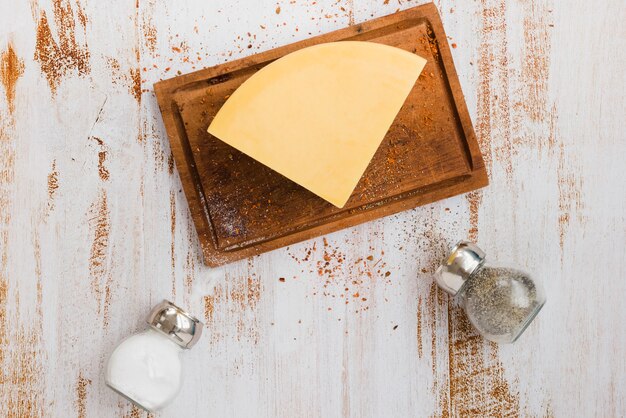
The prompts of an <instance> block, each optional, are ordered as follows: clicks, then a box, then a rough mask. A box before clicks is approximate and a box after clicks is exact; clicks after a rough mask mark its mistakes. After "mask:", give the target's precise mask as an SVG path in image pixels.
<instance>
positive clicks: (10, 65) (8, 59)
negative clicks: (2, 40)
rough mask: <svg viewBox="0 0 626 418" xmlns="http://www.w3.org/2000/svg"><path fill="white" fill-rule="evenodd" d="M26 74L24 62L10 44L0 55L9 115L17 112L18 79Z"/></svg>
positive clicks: (0, 66)
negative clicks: (16, 91)
mask: <svg viewBox="0 0 626 418" xmlns="http://www.w3.org/2000/svg"><path fill="white" fill-rule="evenodd" d="M22 74H24V60H22V59H20V58H19V57H18V56H17V54H15V50H14V49H13V45H12V44H11V43H10V42H9V43H8V45H7V50H6V51H3V52H2V54H0V82H2V85H3V86H4V94H5V96H6V100H7V106H8V109H9V113H10V114H12V113H13V112H14V111H15V86H16V84H17V79H18V78H20V77H21V76H22Z"/></svg>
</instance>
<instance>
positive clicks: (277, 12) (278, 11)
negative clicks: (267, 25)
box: [276, 6, 280, 15]
mask: <svg viewBox="0 0 626 418" xmlns="http://www.w3.org/2000/svg"><path fill="white" fill-rule="evenodd" d="M276 14H277V15H279V14H280V6H278V7H276Z"/></svg>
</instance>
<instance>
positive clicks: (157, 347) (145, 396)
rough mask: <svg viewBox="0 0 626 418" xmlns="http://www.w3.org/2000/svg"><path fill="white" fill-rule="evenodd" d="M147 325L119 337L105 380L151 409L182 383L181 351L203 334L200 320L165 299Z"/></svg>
mask: <svg viewBox="0 0 626 418" xmlns="http://www.w3.org/2000/svg"><path fill="white" fill-rule="evenodd" d="M147 322H148V325H150V328H149V329H148V330H146V331H144V332H142V333H139V334H135V335H133V336H131V337H129V338H127V339H125V340H124V341H122V342H121V343H120V344H119V345H118V346H117V347H116V348H115V350H114V351H113V353H112V354H111V357H109V361H108V363H107V366H106V371H105V380H106V384H107V385H108V386H109V387H110V388H111V389H113V390H115V391H116V392H118V393H119V394H120V395H122V396H124V397H125V398H127V399H129V400H130V401H132V402H133V403H135V404H136V405H137V406H139V407H141V408H143V409H145V410H147V411H149V412H154V411H157V410H159V409H161V408H163V407H164V406H165V405H167V404H168V403H169V402H170V401H172V400H173V399H174V398H175V397H176V395H177V394H178V391H179V389H180V387H181V383H182V363H181V358H180V355H181V353H182V352H183V351H184V350H185V349H189V348H191V347H192V346H193V345H194V344H195V343H196V342H197V341H198V339H199V338H200V335H201V334H202V323H201V322H200V321H198V320H197V319H196V318H194V317H193V316H191V315H189V314H188V313H187V312H185V311H183V310H182V309H180V308H179V307H178V306H176V305H174V304H173V303H171V302H169V301H166V300H164V301H163V302H161V303H159V304H158V305H157V306H155V307H154V308H153V309H152V312H150V315H149V316H148V319H147Z"/></svg>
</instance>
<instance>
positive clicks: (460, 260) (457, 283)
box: [435, 241, 546, 343]
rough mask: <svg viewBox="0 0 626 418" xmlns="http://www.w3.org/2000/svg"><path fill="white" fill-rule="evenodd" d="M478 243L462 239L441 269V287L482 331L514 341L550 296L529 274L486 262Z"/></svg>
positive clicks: (494, 338)
mask: <svg viewBox="0 0 626 418" xmlns="http://www.w3.org/2000/svg"><path fill="white" fill-rule="evenodd" d="M485 256H486V255H485V253H484V252H483V251H482V250H481V249H480V248H479V247H478V246H477V245H476V244H474V243H472V242H468V241H460V242H459V243H458V244H457V245H456V246H455V247H454V248H453V249H452V251H451V252H450V255H449V257H448V258H447V260H446V261H444V262H443V264H442V265H441V266H440V267H439V269H437V272H436V273H435V280H436V282H437V284H438V285H439V287H441V288H442V289H443V290H445V291H446V292H448V293H450V294H451V295H453V296H455V297H456V299H457V300H458V301H459V303H460V305H461V306H462V307H463V308H464V309H465V312H466V313H467V317H468V318H469V320H470V322H471V323H472V325H473V326H474V327H475V328H476V329H477V330H478V332H480V334H481V335H482V336H483V337H485V338H486V339H488V340H490V341H494V342H497V343H513V342H515V341H516V340H517V339H518V338H519V336H520V335H521V334H522V333H523V332H524V330H525V329H526V327H528V325H529V324H530V323H531V322H532V320H533V319H534V318H535V316H536V315H537V313H539V311H540V310H541V308H542V307H543V305H544V303H545V302H546V297H545V294H544V291H543V288H542V287H541V284H540V283H538V282H536V281H535V280H533V278H532V277H531V276H530V275H528V274H527V273H525V272H523V271H520V270H516V269H511V268H503V267H492V266H490V265H488V264H486V263H485Z"/></svg>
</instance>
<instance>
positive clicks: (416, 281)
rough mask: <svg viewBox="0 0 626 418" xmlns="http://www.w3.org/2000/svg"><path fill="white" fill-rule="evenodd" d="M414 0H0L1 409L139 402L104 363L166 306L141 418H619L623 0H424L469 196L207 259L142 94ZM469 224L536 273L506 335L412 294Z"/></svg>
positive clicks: (623, 276)
mask: <svg viewBox="0 0 626 418" xmlns="http://www.w3.org/2000/svg"><path fill="white" fill-rule="evenodd" d="M416 4H417V2H415V1H409V0H385V1H383V0H375V1H374V0H372V1H367V0H347V1H339V2H337V1H336V0H318V1H301V0H292V1H287V0H284V1H278V2H273V1H272V2H270V1H258V0H245V1H244V0H240V1H227V0H211V1H206V0H205V1H199V0H195V1H187V2H180V1H179V2H173V1H165V0H136V2H135V1H124V2H123V1H106V2H105V1H95V0H52V1H47V0H30V1H24V0H22V1H12V0H1V1H0V31H1V32H0V37H1V39H2V40H1V41H0V42H1V43H0V53H1V55H0V63H1V64H0V75H1V76H2V77H0V79H1V80H2V86H0V415H1V416H7V417H30V416H33V417H38V416H47V417H73V416H78V417H123V416H124V417H126V416H132V417H139V416H145V415H146V414H145V413H143V412H141V411H139V410H138V409H134V408H132V407H131V406H130V405H129V404H128V403H127V402H126V401H124V400H122V399H121V398H120V397H118V396H117V395H115V394H114V393H113V392H111V391H110V390H108V389H107V388H106V387H105V385H104V383H103V373H102V369H103V365H104V362H105V359H106V356H107V355H108V353H109V352H110V351H111V349H112V348H113V347H114V345H115V344H116V343H117V342H118V341H119V340H121V339H122V338H124V337H126V336H128V335H129V334H130V333H132V332H135V331H137V330H139V329H141V328H142V327H143V324H142V318H143V316H144V315H145V314H146V313H147V311H148V310H149V309H150V307H151V306H152V305H153V304H155V303H157V302H159V301H160V300H161V299H163V298H168V299H171V300H173V301H175V302H177V303H179V304H180V305H182V306H184V307H186V308H188V309H189V310H190V311H191V312H193V313H196V314H197V315H199V316H200V317H202V318H204V321H205V322H206V329H205V335H204V336H203V338H202V340H201V341H200V343H199V344H198V346H196V347H195V348H194V349H193V350H191V351H189V352H188V353H186V354H187V355H186V359H185V360H186V361H187V366H188V369H187V372H186V383H185V387H184V389H183V391H182V393H181V395H180V397H179V398H177V400H176V401H175V402H174V404H173V405H171V406H170V407H168V408H167V409H165V410H164V411H163V412H161V413H159V414H156V415H155V416H158V417H205V416H206V417H339V416H345V417H348V416H349V417H429V416H440V417H447V416H460V417H466V416H518V415H519V416H557V417H623V416H626V389H625V388H626V325H625V322H626V305H625V304H624V303H623V299H624V297H626V180H625V178H626V177H625V164H626V129H625V128H626V124H625V122H624V117H625V116H626V115H625V114H626V99H625V98H626V88H625V78H624V74H625V73H626V53H625V52H624V51H626V25H624V22H625V21H626V7H625V5H624V2H623V0H606V1H603V2H591V1H588V0H584V1H583V0H570V1H567V2H565V1H560V2H559V1H555V0H509V1H505V0H480V1H473V2H469V1H460V0H456V1H455V0H447V1H438V2H437V6H438V7H439V10H440V11H441V14H442V18H443V21H444V25H445V27H446V31H447V33H448V35H449V37H450V40H449V41H450V43H451V45H452V46H453V48H454V49H453V51H452V52H453V55H454V59H455V63H456V68H457V71H458V73H459V76H460V80H461V85H462V86H463V89H464V92H465V97H466V100H467V103H468V106H469V109H470V113H471V115H472V119H473V121H474V125H475V129H476V132H477V134H478V137H479V140H480V143H481V147H482V150H483V152H484V154H485V158H486V161H487V164H488V169H489V173H490V179H491V184H490V186H489V187H488V188H486V189H484V190H482V191H480V192H477V193H473V194H471V195H468V196H459V197H456V198H453V199H448V200H445V201H442V202H438V203H436V204H433V205H429V206H426V207H421V208H418V209H415V210H411V211H408V212H405V213H402V214H399V215H396V216H391V217H389V218H386V219H381V220H379V221H376V222H371V223H368V224H365V225H362V226H359V227H356V228H352V229H349V230H345V231H342V232H338V233H335V234H332V235H329V236H326V237H324V238H319V239H315V240H312V241H309V242H304V243H302V244H299V245H294V246H291V247H290V248H285V249H281V250H277V251H274V252H272V253H269V254H265V255H262V256H259V257H255V258H253V259H251V260H247V261H243V262H240V263H236V264H233V265H229V266H226V267H224V268H220V269H209V268H206V267H204V266H203V265H202V263H201V261H200V251H199V248H198V242H197V238H196V235H195V231H194V229H193V225H192V222H191V220H190V216H189V213H188V208H187V203H186V200H185V197H184V194H183V193H182V191H181V184H180V180H179V178H178V175H177V173H176V170H175V169H174V167H173V162H172V158H171V155H170V150H169V145H168V141H167V138H166V136H165V134H164V130H163V125H162V123H161V118H160V115H159V112H158V110H157V106H156V100H155V97H154V94H153V91H152V84H153V83H154V82H155V81H157V80H160V79H163V78H168V77H171V76H174V75H175V74H177V73H179V72H183V73H184V72H189V71H192V70H194V69H199V68H202V67H205V66H210V65H214V64H217V63H220V62H224V61H227V60H232V59H235V58H238V57H242V56H245V55H248V54H252V53H255V52H258V51H262V50H267V49H270V48H273V47H275V46H278V45H283V44H286V43H290V42H293V41H295V40H300V39H304V38H307V37H310V36H313V35H316V34H320V33H324V32H329V31H331V30H333V29H338V28H341V27H345V26H346V25H349V24H352V23H354V22H361V21H365V20H368V19H370V18H372V17H377V16H382V15H385V14H389V13H393V12H395V11H396V10H397V9H405V8H409V7H413V6H415V5H416ZM465 237H469V238H471V239H475V240H477V241H478V243H479V244H480V245H481V246H482V247H484V249H486V250H487V251H488V252H489V255H490V256H491V257H492V258H493V259H496V260H502V261H503V262H513V263H516V264H518V265H521V266H525V267H526V268H527V269H528V270H530V271H532V272H534V273H535V275H536V276H537V277H540V278H541V279H543V281H544V283H545V286H546V289H547V294H548V303H547V305H546V306H545V308H544V309H543V311H542V312H541V314H540V315H539V317H538V319H537V320H536V322H535V323H533V324H532V326H531V327H530V328H529V329H528V330H527V331H526V333H525V334H524V335H523V336H522V338H521V339H520V340H519V341H518V342H517V343H516V344H514V345H512V346H496V345H494V344H489V343H486V342H485V341H484V340H483V339H481V338H480V337H478V336H477V335H476V334H475V333H474V332H473V331H472V330H471V328H470V327H469V326H468V323H467V321H466V320H465V319H464V316H463V314H462V312H461V311H460V310H459V309H458V308H457V307H454V306H453V304H452V302H451V301H450V300H449V298H448V297H447V296H446V295H444V294H442V293H441V292H439V291H438V290H437V289H436V288H435V286H434V285H433V283H432V280H431V278H430V274H431V273H432V272H433V271H434V269H435V268H436V265H437V263H438V262H439V261H440V260H441V258H442V257H443V256H444V254H445V253H446V251H447V247H449V246H450V245H451V244H453V243H454V242H455V241H456V240H458V239H460V238H465ZM359 260H360V261H359ZM327 261H328V262H329V267H328V268H329V269H330V271H331V272H330V273H324V272H322V273H321V274H319V273H318V269H319V267H320V266H322V265H324V264H325V263H326V262H327ZM281 278H284V281H283V280H282V279H281ZM342 294H344V295H345V294H349V295H350V299H349V303H348V304H346V303H345V301H344V298H341V297H340V295H342Z"/></svg>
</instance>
